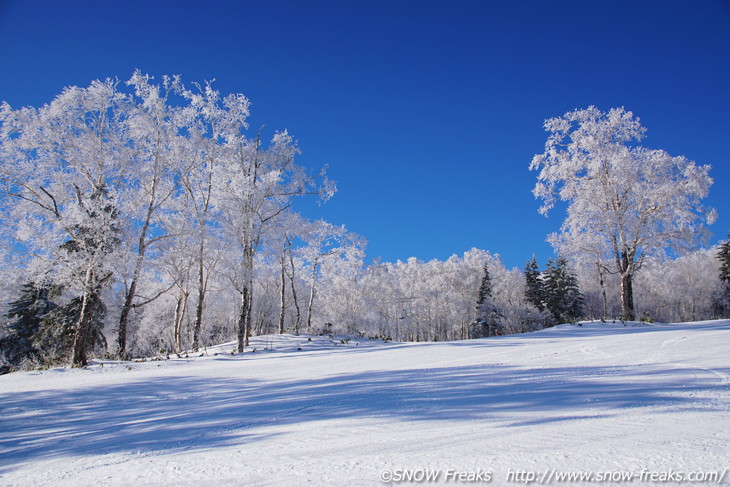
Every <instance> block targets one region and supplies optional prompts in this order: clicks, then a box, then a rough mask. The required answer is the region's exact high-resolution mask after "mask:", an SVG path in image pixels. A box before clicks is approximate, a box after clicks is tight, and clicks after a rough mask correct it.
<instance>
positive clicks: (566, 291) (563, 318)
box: [543, 256, 583, 324]
mask: <svg viewBox="0 0 730 487" xmlns="http://www.w3.org/2000/svg"><path fill="white" fill-rule="evenodd" d="M543 279H544V281H543V282H544V287H543V289H544V292H545V307H546V308H547V310H548V311H549V312H550V313H551V314H552V315H553V318H554V319H555V323H556V324H560V323H571V322H574V321H576V320H577V319H578V318H580V316H581V315H582V313H583V296H582V295H581V293H580V289H579V288H578V278H577V277H576V276H575V274H573V273H571V272H570V270H569V269H568V261H567V260H566V259H565V258H564V257H562V256H560V257H558V259H557V260H556V261H553V260H552V259H550V260H548V266H547V270H546V271H545V274H544V277H543Z"/></svg>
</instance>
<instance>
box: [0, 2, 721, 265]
mask: <svg viewBox="0 0 730 487" xmlns="http://www.w3.org/2000/svg"><path fill="white" fill-rule="evenodd" d="M0 66H2V74H1V75H0V99H2V100H6V101H8V102H9V103H10V104H11V105H12V106H14V107H19V106H22V105H33V106H39V105H42V104H43V103H46V102H48V101H50V100H51V99H52V98H53V97H54V96H55V95H56V94H58V93H59V92H60V91H61V90H62V89H63V87H64V86H67V85H74V84H76V85H88V83H89V82H90V81H91V80H92V79H97V78H105V77H118V78H120V79H122V80H126V79H128V78H129V76H130V75H131V73H132V71H133V70H134V69H135V68H140V69H141V70H142V71H143V72H146V73H149V74H152V75H155V76H160V75H162V74H181V75H182V76H183V79H184V80H187V81H204V80H208V79H213V78H214V79H216V82H215V86H216V87H217V88H218V89H219V90H220V91H222V92H225V93H229V92H241V93H244V94H245V95H246V96H247V97H248V98H250V100H251V101H252V117H251V119H250V122H251V126H252V127H254V128H255V127H258V126H260V125H265V132H267V131H268V133H269V135H271V134H272V133H273V131H274V130H280V129H288V130H289V132H290V133H291V134H293V135H294V137H295V138H296V139H297V140H298V141H299V145H300V147H301V149H302V155H301V157H300V159H299V162H300V163H302V164H304V165H306V166H308V167H312V168H318V167H320V166H322V165H323V164H327V165H328V166H329V175H330V177H331V178H332V179H334V180H336V181H338V188H339V191H338V194H337V195H336V196H335V197H334V199H332V200H331V201H330V202H329V203H327V204H326V205H324V206H322V207H317V206H316V205H314V204H304V205H303V206H301V207H300V208H301V210H302V211H303V212H304V213H305V214H306V215H307V216H309V217H310V218H324V219H326V220H328V221H331V222H333V223H337V224H345V225H346V226H347V228H348V229H349V230H351V231H353V232H356V233H359V234H361V235H363V236H364V237H365V238H366V239H367V240H368V241H369V245H368V251H367V252H368V256H369V258H375V257H382V258H383V259H384V260H386V261H394V260H396V259H401V260H405V259H407V258H408V257H411V256H415V257H418V258H420V259H423V260H429V259H432V258H439V259H446V258H448V257H449V256H450V255H452V254H454V253H457V254H460V253H462V252H464V251H466V250H468V249H470V248H471V247H480V248H483V249H487V250H490V251H492V252H495V253H498V254H500V255H501V256H502V257H503V259H504V262H505V264H506V265H507V266H508V267H512V266H518V267H522V266H523V265H524V263H525V262H526V261H527V260H528V259H529V258H530V256H531V255H532V253H535V254H536V255H537V257H538V259H539V260H540V261H541V263H544V261H545V260H546V259H547V258H548V257H550V256H551V255H552V249H551V248H550V247H549V245H548V244H547V243H545V237H546V235H547V234H548V233H550V232H552V231H556V230H557V229H558V228H559V227H560V224H561V221H562V217H563V215H562V214H561V212H560V211H555V212H553V213H551V215H550V217H549V218H547V219H546V218H544V217H542V216H540V215H538V213H537V209H538V206H539V203H538V202H537V201H535V200H534V198H533V196H532V194H531V192H530V191H531V189H532V187H533V186H534V183H535V177H536V174H535V173H534V172H530V171H529V170H528V165H529V163H530V160H531V158H532V156H533V155H534V154H535V153H538V152H542V149H543V145H544V143H545V138H546V134H545V132H544V131H543V129H542V122H543V120H544V119H545V118H548V117H553V116H559V115H562V114H564V113H565V112H567V111H570V110H573V109H576V108H585V107H587V106H589V105H596V106H598V107H599V108H601V109H604V110H607V109H609V108H611V107H615V106H624V107H626V108H627V109H629V110H632V111H633V112H634V113H635V114H636V115H637V116H639V117H640V118H641V120H642V123H643V124H644V126H645V127H647V129H648V137H647V139H646V140H645V141H644V145H646V146H648V147H651V148H660V149H665V150H667V151H669V152H670V153H671V154H672V155H685V156H687V157H688V158H690V159H692V160H694V161H696V162H698V163H701V164H710V165H712V166H713V170H712V171H711V175H712V176H713V178H714V179H715V185H714V186H713V188H712V191H711V195H710V198H708V200H707V203H708V204H710V205H712V206H714V207H715V208H717V209H718V210H719V212H720V218H719V220H718V222H717V223H716V224H715V225H713V226H712V227H711V229H712V231H713V233H714V236H713V243H715V242H717V241H719V240H721V239H724V238H726V236H727V233H728V230H730V204H729V203H730V196H728V195H729V194H730V191H728V189H727V188H729V187H730V151H729V150H728V142H730V2H728V1H727V0H697V1H684V0H683V1H674V0H656V1H653V0H633V1H624V0H615V1H611V2H588V1H553V2H546V1H537V0H535V1H522V2H520V1H507V0H505V1H499V2H498V1H481V2H476V1H418V2H408V1H389V2H381V1H368V2H349V1H348V2H343V1H328V2H325V1H317V0H313V1H301V2H289V1H278V2H268V1H261V0H259V1H248V0H239V1H230V2H227V1H215V0H209V1H207V2H187V1H169V2H163V1H154V0H146V1H137V0H127V1H124V2H111V1H101V0H95V1H74V0H69V1H64V2H59V1H34V0H0Z"/></svg>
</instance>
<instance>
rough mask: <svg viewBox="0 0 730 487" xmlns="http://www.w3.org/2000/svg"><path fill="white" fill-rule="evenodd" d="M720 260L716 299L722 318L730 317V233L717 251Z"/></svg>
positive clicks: (716, 308)
mask: <svg viewBox="0 0 730 487" xmlns="http://www.w3.org/2000/svg"><path fill="white" fill-rule="evenodd" d="M717 258H718V260H719V261H720V291H719V295H718V296H717V297H716V299H715V312H716V314H717V316H719V317H721V318H728V317H730V234H728V240H727V242H725V243H724V244H722V245H721V246H720V250H719V251H718V253H717Z"/></svg>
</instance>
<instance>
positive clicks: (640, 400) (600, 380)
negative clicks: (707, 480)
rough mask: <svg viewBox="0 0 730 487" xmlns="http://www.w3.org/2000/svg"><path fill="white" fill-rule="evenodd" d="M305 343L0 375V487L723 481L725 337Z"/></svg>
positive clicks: (716, 328)
mask: <svg viewBox="0 0 730 487" xmlns="http://www.w3.org/2000/svg"><path fill="white" fill-rule="evenodd" d="M311 339H312V341H308V340H307V337H304V336H298V337H297V336H293V335H284V336H274V337H259V338H256V339H254V340H253V342H252V346H253V347H256V348H257V352H256V353H245V354H243V355H236V356H232V355H230V354H229V353H225V352H228V351H230V350H232V348H233V344H226V345H223V346H221V347H216V348H214V349H208V350H207V353H208V355H207V356H203V357H195V358H192V357H191V358H175V359H171V360H168V361H156V362H144V363H128V362H124V363H120V362H101V363H100V362H97V363H95V365H92V366H90V367H88V368H87V369H67V368H57V369H52V370H47V371H42V372H26V373H13V374H9V375H5V376H2V377H0V484H2V485H9V486H45V485H48V486H50V485H52V486H74V487H78V486H86V485H89V486H91V485H111V486H126V485H134V486H147V485H149V486H152V485H154V486H161V485H162V486H165V485H181V486H193V485H195V486H199V485H216V486H217V485H236V486H241V485H296V486H298V485H317V486H319V485H343V486H344V485H355V486H357V485H383V483H382V482H381V475H382V472H383V471H384V470H390V472H391V473H396V474H397V473H398V472H399V469H426V468H428V469H435V470H438V469H443V470H444V471H445V470H447V469H451V470H455V471H459V472H477V471H481V472H490V474H491V477H492V485H515V484H520V483H523V484H524V482H519V481H517V480H519V479H516V478H515V477H514V475H515V474H514V473H512V477H509V475H510V472H514V471H516V470H523V471H535V472H543V471H545V470H546V469H555V470H557V471H561V472H570V471H580V472H604V471H611V472H615V471H619V472H640V471H642V470H648V471H653V472H668V471H670V470H672V471H675V472H677V471H680V472H681V471H684V472H694V471H722V470H723V469H725V468H728V467H730V461H729V460H730V453H729V452H730V414H728V413H729V412H730V379H729V375H730V321H712V322H700V323H686V324H672V325H658V324H657V325H634V326H623V324H621V323H616V324H610V323H609V324H601V323H587V324H584V325H583V326H575V325H562V326H559V327H556V328H552V329H548V330H543V331H540V332H535V333H530V334H525V335H513V336H507V337H499V338H489V339H482V340H470V341H455V342H441V343H418V344H416V343H387V344H384V343H383V342H380V341H371V340H367V339H365V340H363V339H360V340H356V339H353V340H351V341H350V342H349V343H341V342H340V340H339V339H338V338H335V339H329V338H328V337H312V338H311ZM297 348H301V350H297ZM215 353H218V355H215ZM386 474H387V472H386ZM442 474H443V472H442ZM729 477H730V473H728V474H726V475H725V476H724V478H723V479H722V482H721V484H722V485H729V484H730V479H729ZM441 480H442V481H443V480H444V478H443V476H442V477H441ZM450 483H451V484H454V483H455V482H453V481H452V482H450ZM456 483H458V482H456ZM586 484H587V483H586V482H582V483H576V484H575V485H586ZM609 484H610V483H609ZM670 484H671V483H670ZM556 485H557V484H556ZM559 485H572V484H570V483H567V482H563V483H560V484H559ZM613 485H616V484H613ZM631 485H657V484H652V483H651V482H642V481H634V482H632V483H631ZM672 485H679V484H676V483H675V484H672Z"/></svg>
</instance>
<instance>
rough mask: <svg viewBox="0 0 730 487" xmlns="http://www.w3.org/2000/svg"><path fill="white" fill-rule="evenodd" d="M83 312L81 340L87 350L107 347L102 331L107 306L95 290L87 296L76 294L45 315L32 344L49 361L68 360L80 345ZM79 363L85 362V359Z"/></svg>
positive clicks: (82, 345) (82, 346) (83, 347)
mask: <svg viewBox="0 0 730 487" xmlns="http://www.w3.org/2000/svg"><path fill="white" fill-rule="evenodd" d="M82 312H83V319H84V321H85V326H84V330H83V332H84V334H83V336H81V337H80V340H81V341H82V343H81V348H82V349H83V350H84V353H86V351H88V350H95V349H97V350H98V349H105V348H106V346H107V342H106V338H105V337H104V335H103V333H102V328H103V327H104V317H105V316H106V306H105V305H104V302H103V301H102V300H101V298H100V297H99V292H92V293H89V294H88V295H87V296H86V298H84V296H78V297H75V298H73V299H72V300H71V301H69V302H68V303H67V304H65V305H63V306H58V307H56V308H55V309H53V310H52V311H51V312H50V313H48V314H46V315H45V316H44V317H43V319H42V320H41V322H40V326H39V329H38V332H37V333H36V335H35V337H34V340H33V345H34V346H35V348H36V349H37V350H38V351H39V352H40V354H41V355H42V357H43V358H44V360H46V361H49V362H58V361H65V360H68V358H69V357H70V356H71V355H72V354H73V353H74V352H75V350H76V349H77V348H78V347H79V344H78V343H76V342H77V341H78V340H79V338H77V335H78V322H79V319H80V318H81V316H82ZM76 365H86V363H82V364H76Z"/></svg>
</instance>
